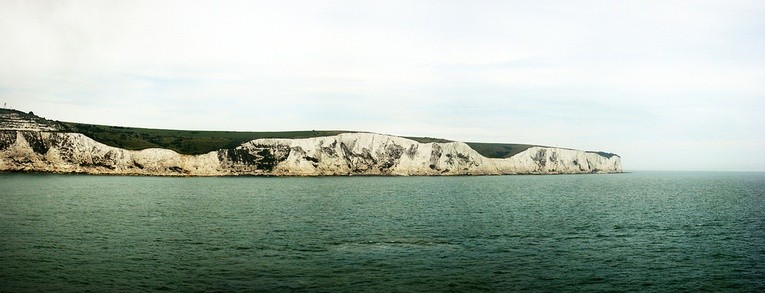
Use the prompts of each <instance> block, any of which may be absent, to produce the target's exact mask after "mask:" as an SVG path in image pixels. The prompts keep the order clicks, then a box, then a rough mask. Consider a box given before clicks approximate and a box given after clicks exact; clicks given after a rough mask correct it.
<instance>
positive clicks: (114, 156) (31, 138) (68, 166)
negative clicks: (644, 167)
mask: <svg viewBox="0 0 765 293" xmlns="http://www.w3.org/2000/svg"><path fill="white" fill-rule="evenodd" d="M8 125H14V126H13V127H8ZM0 171H11V172H54V173H87V174H122V175H160V176H227V175H273V176H324V175H490V174H569V173H617V172H621V171H622V167H621V158H620V157H619V156H617V155H612V154H604V153H595V152H585V151H579V150H571V149H562V148H552V147H531V148H529V149H526V150H525V151H522V152H520V153H518V154H515V155H513V156H512V157H509V158H504V159H494V158H486V157H484V156H482V155H480V154H479V153H478V152H476V151H475V150H473V149H472V148H470V146H468V145H467V144H465V143H462V142H448V143H419V142H416V141H414V140H410V139H406V138H402V137H396V136H389V135H382V134H372V133H343V134H339V135H336V136H327V137H315V138H303V139H256V140H252V141H249V142H246V143H244V144H242V145H240V146H238V147H236V148H232V149H221V150H218V151H212V152H209V153H207V154H202V155H185V154H179V153H176V152H174V151H172V150H167V149H145V150H140V151H132V150H125V149H121V148H116V147H111V146H107V145H105V144H102V143H99V142H97V141H95V140H93V139H91V138H89V137H87V136H85V135H83V134H81V133H69V132H60V131H56V129H52V128H50V126H48V125H35V124H34V123H33V122H30V123H26V124H25V123H15V124H13V123H11V124H9V123H6V126H5V127H3V128H0Z"/></svg>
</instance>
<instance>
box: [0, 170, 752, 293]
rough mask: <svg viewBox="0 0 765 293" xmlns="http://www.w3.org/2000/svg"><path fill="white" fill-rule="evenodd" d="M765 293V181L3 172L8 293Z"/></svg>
mask: <svg viewBox="0 0 765 293" xmlns="http://www.w3.org/2000/svg"><path fill="white" fill-rule="evenodd" d="M165 290H168V291H298V292H300V291H308V292H315V291H320V292H321V291H324V292H337V291H354V292H355V291H384V292H390V291H427V292H432V291H454V292H464V291H585V292H587V291H652V292H653V291H666V292H675V291H688V292H695V291H734V292H735V291H741V292H755V291H759V292H763V291H765V173H743V172H723V173H720V172H634V173H624V174H610V175H554V176H481V177H319V178H259V177H232V178H160V177H119V176H85V175H42V174H0V291H16V292H27V291H78V292H80V291H138V292H141V291H165Z"/></svg>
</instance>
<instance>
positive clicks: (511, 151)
mask: <svg viewBox="0 0 765 293" xmlns="http://www.w3.org/2000/svg"><path fill="white" fill-rule="evenodd" d="M9 114H15V115H17V116H19V117H20V118H21V119H24V120H27V119H28V120H32V121H35V122H37V123H41V124H46V125H52V126H55V127H57V128H60V129H61V131H64V132H79V133H82V134H85V135H87V136H88V137H90V138H92V139H94V140H96V141H98V142H101V143H103V144H106V145H109V146H113V147H119V148H124V149H128V150H142V149H147V148H165V149H171V150H174V151H176V152H179V153H182V154H204V153H208V152H211V151H215V150H219V149H226V148H234V147H237V146H239V145H241V144H242V143H245V142H247V141H250V140H253V139H258V138H309V137H320V136H333V135H338V134H340V133H347V132H350V131H342V130H325V131H314V130H312V131H284V132H239V131H193V130H170V129H150V128H134V127H121V126H106V125H92V124H81V123H72V122H58V121H51V120H47V119H45V118H42V117H39V116H36V115H34V114H31V113H23V112H20V111H17V110H11V109H0V120H3V119H2V118H3V117H2V116H5V115H9ZM0 122H3V121H0ZM406 138H408V139H411V140H415V141H417V142H420V143H431V142H438V143H446V142H452V141H451V140H447V139H442V138H432V137H406ZM467 144H468V145H469V146H470V147H471V148H473V149H474V150H476V151H477V152H478V153H479V154H481V155H483V156H485V157H488V158H509V157H511V156H513V155H515V154H517V153H520V152H522V151H524V150H526V149H528V148H530V147H532V146H533V145H527V144H507V143H475V142H468V143H467Z"/></svg>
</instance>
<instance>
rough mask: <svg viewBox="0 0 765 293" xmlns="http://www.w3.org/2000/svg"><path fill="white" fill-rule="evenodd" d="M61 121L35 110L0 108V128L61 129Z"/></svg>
mask: <svg viewBox="0 0 765 293" xmlns="http://www.w3.org/2000/svg"><path fill="white" fill-rule="evenodd" d="M61 129H62V126H61V123H59V122H56V121H51V120H48V119H45V118H42V117H40V116H37V115H35V114H34V113H33V112H29V113H24V112H21V111H18V110H14V109H5V108H0V130H33V131H60V130H61Z"/></svg>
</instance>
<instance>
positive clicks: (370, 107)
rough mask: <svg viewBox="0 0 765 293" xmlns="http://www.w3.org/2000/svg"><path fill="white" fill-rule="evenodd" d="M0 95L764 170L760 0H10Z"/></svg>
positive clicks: (86, 107) (630, 164) (126, 111)
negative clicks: (566, 149) (606, 152)
mask: <svg viewBox="0 0 765 293" xmlns="http://www.w3.org/2000/svg"><path fill="white" fill-rule="evenodd" d="M0 102H2V103H7V104H8V106H11V107H13V108H16V109H19V110H23V111H34V112H35V113H36V114H38V115H41V116H44V117H46V118H49V119H55V120H61V121H73V122H83V123H95V124H107V125H122V126H134V127H150V128H176V129H200V130H243V131H272V130H310V129H342V130H363V131H372V132H378V133H387V134H396V135H406V136H430V137H442V138H449V139H455V140H462V141H481V142H509V143H531V144H541V145H549V146H561V147H570V148H578V149H586V150H604V151H609V152H615V153H618V154H619V155H621V157H622V163H623V165H624V168H625V170H645V169H650V170H654V169H657V170H765V1H762V0H756V1H536V0H535V1H411V0H410V1H241V2H240V1H30V0H23V1H6V0H0Z"/></svg>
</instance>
